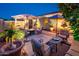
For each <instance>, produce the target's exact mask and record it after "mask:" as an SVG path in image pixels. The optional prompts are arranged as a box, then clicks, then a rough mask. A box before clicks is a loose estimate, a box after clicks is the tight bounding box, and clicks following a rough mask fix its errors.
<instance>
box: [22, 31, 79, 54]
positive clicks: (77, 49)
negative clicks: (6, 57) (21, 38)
mask: <svg viewBox="0 0 79 59" xmlns="http://www.w3.org/2000/svg"><path fill="white" fill-rule="evenodd" d="M55 35H56V34H55V33H52V32H47V31H43V33H42V34H38V35H32V36H29V37H28V38H27V40H31V39H38V40H40V39H43V43H46V42H48V41H49V40H51V39H52V38H53V37H55ZM68 41H69V43H71V47H70V48H69V50H68V51H67V53H65V56H79V42H78V41H74V40H73V36H72V35H70V37H69V38H68ZM65 46H66V45H65ZM23 49H24V50H26V53H27V55H28V56H32V55H34V52H33V50H32V45H31V42H26V43H25V46H24V47H23ZM63 49H66V48H63ZM67 49H68V48H67ZM60 53H61V52H60Z"/></svg>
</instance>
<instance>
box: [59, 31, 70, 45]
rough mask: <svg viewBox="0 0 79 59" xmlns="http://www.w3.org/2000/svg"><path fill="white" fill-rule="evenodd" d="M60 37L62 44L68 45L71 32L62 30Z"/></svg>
mask: <svg viewBox="0 0 79 59" xmlns="http://www.w3.org/2000/svg"><path fill="white" fill-rule="evenodd" d="M58 37H60V38H62V39H63V40H62V43H64V44H68V45H70V44H69V43H68V38H69V32H68V31H67V30H60V31H59V33H58Z"/></svg>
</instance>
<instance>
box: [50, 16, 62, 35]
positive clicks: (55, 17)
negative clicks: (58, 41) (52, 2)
mask: <svg viewBox="0 0 79 59" xmlns="http://www.w3.org/2000/svg"><path fill="white" fill-rule="evenodd" d="M49 18H52V19H56V36H57V31H58V30H57V28H58V20H57V19H58V18H63V16H62V15H54V16H51V17H49Z"/></svg>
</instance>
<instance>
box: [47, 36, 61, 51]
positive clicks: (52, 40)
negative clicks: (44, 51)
mask: <svg viewBox="0 0 79 59" xmlns="http://www.w3.org/2000/svg"><path fill="white" fill-rule="evenodd" d="M61 42H62V39H61V38H60V37H54V38H53V39H51V40H50V41H48V42H47V43H46V44H47V45H48V46H50V49H51V50H52V49H53V47H52V46H53V45H55V46H56V52H57V45H58V44H59V43H61Z"/></svg>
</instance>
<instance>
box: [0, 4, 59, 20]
mask: <svg viewBox="0 0 79 59" xmlns="http://www.w3.org/2000/svg"><path fill="white" fill-rule="evenodd" d="M58 10H59V9H58V4H57V3H37V4H36V3H2V4H1V3H0V17H3V18H7V19H9V18H10V17H11V16H14V15H18V14H31V15H35V16H39V15H43V14H46V13H50V12H56V11H58Z"/></svg>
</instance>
